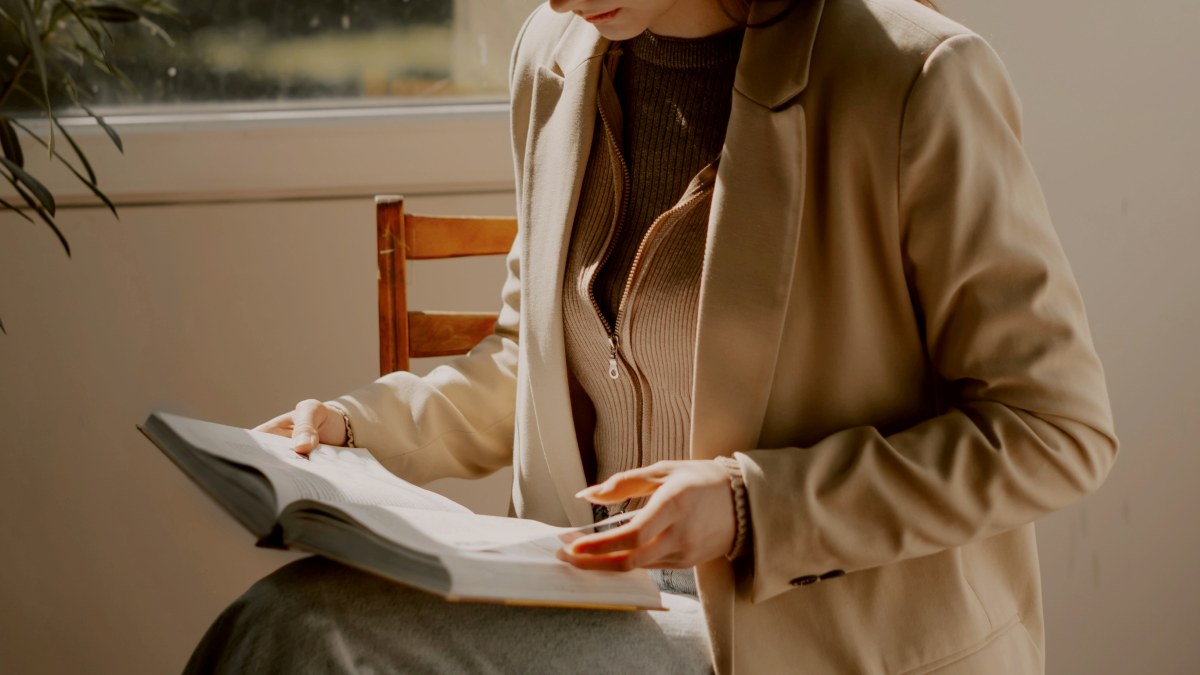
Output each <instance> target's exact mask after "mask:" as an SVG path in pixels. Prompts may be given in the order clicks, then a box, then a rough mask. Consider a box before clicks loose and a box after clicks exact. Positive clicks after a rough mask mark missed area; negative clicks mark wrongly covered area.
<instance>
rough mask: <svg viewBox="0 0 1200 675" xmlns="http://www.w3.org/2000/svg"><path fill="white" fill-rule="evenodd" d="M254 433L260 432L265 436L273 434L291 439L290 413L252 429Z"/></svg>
mask: <svg viewBox="0 0 1200 675" xmlns="http://www.w3.org/2000/svg"><path fill="white" fill-rule="evenodd" d="M254 431H261V432H263V433H266V434H275V435H276V436H284V437H286V438H291V437H292V413H291V412H285V413H284V414H282V415H279V416H278V417H273V418H271V419H269V420H267V421H266V422H263V423H262V424H260V425H258V426H256V427H254Z"/></svg>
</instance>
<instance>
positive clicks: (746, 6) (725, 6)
mask: <svg viewBox="0 0 1200 675" xmlns="http://www.w3.org/2000/svg"><path fill="white" fill-rule="evenodd" d="M809 1H810V0H717V4H719V5H720V6H721V11H723V12H725V16H728V17H729V18H730V19H733V20H734V21H736V22H737V23H739V24H741V25H742V26H745V27H746V28H766V27H767V26H773V25H775V24H777V23H779V22H780V21H782V20H783V19H784V17H786V16H787V15H788V14H791V13H792V10H794V9H796V7H797V6H799V5H800V3H802V2H809ZM731 2H732V3H733V5H734V6H735V7H736V8H737V9H730V8H729V3H731ZM759 2H761V3H764V4H765V3H770V4H773V5H776V4H778V5H784V7H783V9H781V10H780V11H778V12H776V13H775V14H774V15H773V16H771V17H769V18H767V19H764V20H762V21H759V22H758V23H750V22H749V21H748V20H747V19H746V18H745V17H748V16H749V14H750V5H752V4H754V3H759ZM915 2H919V3H921V4H922V5H925V6H926V7H928V8H930V9H932V10H933V11H935V12H941V11H942V10H941V9H939V8H938V6H937V5H935V4H934V3H933V0H915Z"/></svg>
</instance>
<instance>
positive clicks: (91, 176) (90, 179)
mask: <svg viewBox="0 0 1200 675" xmlns="http://www.w3.org/2000/svg"><path fill="white" fill-rule="evenodd" d="M54 123H55V124H58V125H59V127H58V130H59V131H61V132H62V133H63V136H65V137H66V139H67V142H69V143H70V144H71V147H72V148H74V149H75V155H76V156H77V157H79V161H80V162H82V163H83V168H84V170H85V171H87V172H88V175H87V176H86V177H85V176H84V175H83V174H81V173H79V170H78V169H76V168H75V165H73V164H71V162H70V161H69V160H68V159H67V158H66V157H63V156H62V153H60V152H58V151H57V150H55V151H54V157H55V159H57V160H58V161H60V162H62V163H63V166H65V167H67V169H69V170H70V171H71V173H73V174H75V177H76V178H78V179H79V182H81V183H83V184H84V185H86V186H87V187H88V189H89V190H91V191H92V194H94V195H96V196H97V197H98V198H99V199H100V201H102V202H104V205H105V206H107V207H108V210H109V211H112V214H113V216H115V217H116V219H117V220H120V219H121V216H120V214H118V213H117V207H116V205H115V204H113V203H112V201H111V200H110V199H109V198H108V195H106V194H104V192H103V191H102V190H101V189H100V188H99V187H98V186H97V185H96V174H95V173H94V172H93V171H92V166H91V164H89V163H88V161H87V156H85V155H84V154H83V150H81V149H80V148H79V146H78V145H75V139H74V138H72V137H71V134H70V133H69V132H68V131H67V128H66V127H64V126H62V124H61V123H60V122H59V121H58V120H57V119H55V120H54ZM14 124H16V126H17V128H19V129H20V130H21V131H24V132H25V133H26V134H29V136H30V137H32V138H33V140H35V141H37V142H38V143H41V144H42V146H45V145H46V141H43V140H42V138H41V137H40V136H38V135H37V134H35V133H34V132H33V130H32V129H30V128H29V127H27V126H25V125H24V124H21V123H20V122H17V121H15V120H14Z"/></svg>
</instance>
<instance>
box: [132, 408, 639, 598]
mask: <svg viewBox="0 0 1200 675" xmlns="http://www.w3.org/2000/svg"><path fill="white" fill-rule="evenodd" d="M139 428H140V429H141V431H142V433H144V434H145V435H146V436H147V437H148V438H149V439H150V440H151V441H153V442H154V444H155V445H157V446H158V447H159V449H161V450H162V451H163V452H164V453H165V454H166V455H167V457H169V458H170V459H171V460H172V461H174V462H175V464H176V465H177V466H178V467H179V468H180V469H182V470H183V472H184V473H186V474H187V475H188V476H189V477H191V479H192V480H193V481H195V483H196V484H197V485H199V486H200V488H201V489H203V490H204V491H205V492H206V493H208V495H209V496H210V497H212V498H213V499H214V500H215V501H216V502H217V503H218V504H220V505H221V506H222V507H224V508H225V509H226V510H227V511H228V512H229V513H230V514H232V515H233V517H234V518H236V519H237V520H238V522H240V523H241V524H242V525H243V526H245V528H246V529H247V530H249V531H250V532H251V533H252V534H253V535H254V536H255V537H257V538H258V545H259V546H264V547H272V548H284V549H286V548H293V549H299V550H304V551H309V552H311V553H316V554H318V555H322V556H325V557H327V558H331V559H333V560H337V561H339V562H342V563H345V564H348V565H351V566H353V567H357V568H359V569H362V570H366V571H368V572H373V573H375V574H378V575H380V576H383V577H386V578H389V579H393V580H395V581H398V582H400V583H402V584H406V585H409V586H412V587H415V588H419V589H421V590H424V591H428V592H430V593H434V594H437V595H440V596H442V597H444V598H446V599H448V600H457V601H476V602H499V603H507V604H521V605H544V606H561V607H588V608H603V609H662V601H661V598H660V594H659V589H658V586H657V585H656V584H655V583H654V581H653V580H652V579H651V578H650V575H649V574H648V573H647V572H646V571H645V570H633V571H630V572H600V571H587V570H581V569H578V568H576V567H572V566H571V565H568V564H567V563H564V562H562V561H560V560H558V559H557V558H556V557H555V556H554V552H555V550H557V549H558V548H559V547H560V546H561V545H562V542H563V541H564V538H565V539H569V538H570V537H571V536H572V535H574V536H578V533H579V531H580V530H581V529H582V528H562V527H553V526H551V525H547V524H545V523H542V522H538V521H535V520H526V519H519V518H504V517H500V516H487V515H481V514H476V513H472V512H471V511H470V510H469V509H467V508H466V507H464V506H462V505H460V504H458V503H456V502H454V501H452V500H450V499H447V498H446V497H443V496H441V495H438V494H436V493H434V492H430V491H428V490H425V489H422V488H420V487H418V486H416V485H413V484H411V483H408V482H406V481H404V480H403V479H401V478H400V477H398V476H396V475H395V474H393V473H391V472H390V471H388V470H387V469H385V468H384V467H383V465H381V464H380V463H379V462H378V461H376V460H375V458H374V457H372V456H371V454H370V453H369V452H368V451H367V450H365V449H362V448H341V447H333V446H328V445H321V446H318V447H317V449H316V450H314V451H313V452H312V453H311V454H309V455H308V456H307V458H306V457H304V456H301V455H299V454H297V453H295V452H293V451H292V449H291V441H290V440H289V439H286V438H283V437H281V436H275V435H273V434H266V433H261V432H256V431H248V430H246V429H239V428H236V427H230V426H225V425H222V424H215V423H212V422H204V421H201V420H195V419H190V418H187V417H181V416H179V415H172V414H168V413H162V412H156V413H153V414H151V415H150V416H149V417H148V418H147V419H146V422H145V424H143V425H142V426H140V427H139Z"/></svg>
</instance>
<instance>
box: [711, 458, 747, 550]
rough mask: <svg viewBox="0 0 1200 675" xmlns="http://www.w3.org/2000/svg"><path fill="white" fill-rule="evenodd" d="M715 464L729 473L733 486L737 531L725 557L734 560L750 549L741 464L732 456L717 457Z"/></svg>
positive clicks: (744, 484) (730, 482)
mask: <svg viewBox="0 0 1200 675" xmlns="http://www.w3.org/2000/svg"><path fill="white" fill-rule="evenodd" d="M716 461H717V464H720V465H721V468H722V469H725V473H727V474H729V485H730V486H731V487H732V488H733V509H734V517H735V518H736V519H737V532H736V533H735V534H734V537H733V545H732V546H731V547H730V548H729V552H728V553H726V554H725V557H726V558H727V559H729V560H734V559H736V558H738V557H740V556H741V555H743V554H744V553H746V552H747V551H748V550H750V506H749V503H748V502H749V498H748V497H747V495H746V482H745V479H744V478H743V476H742V465H741V464H739V463H738V461H737V460H736V459H734V458H732V457H717V458H716Z"/></svg>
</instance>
